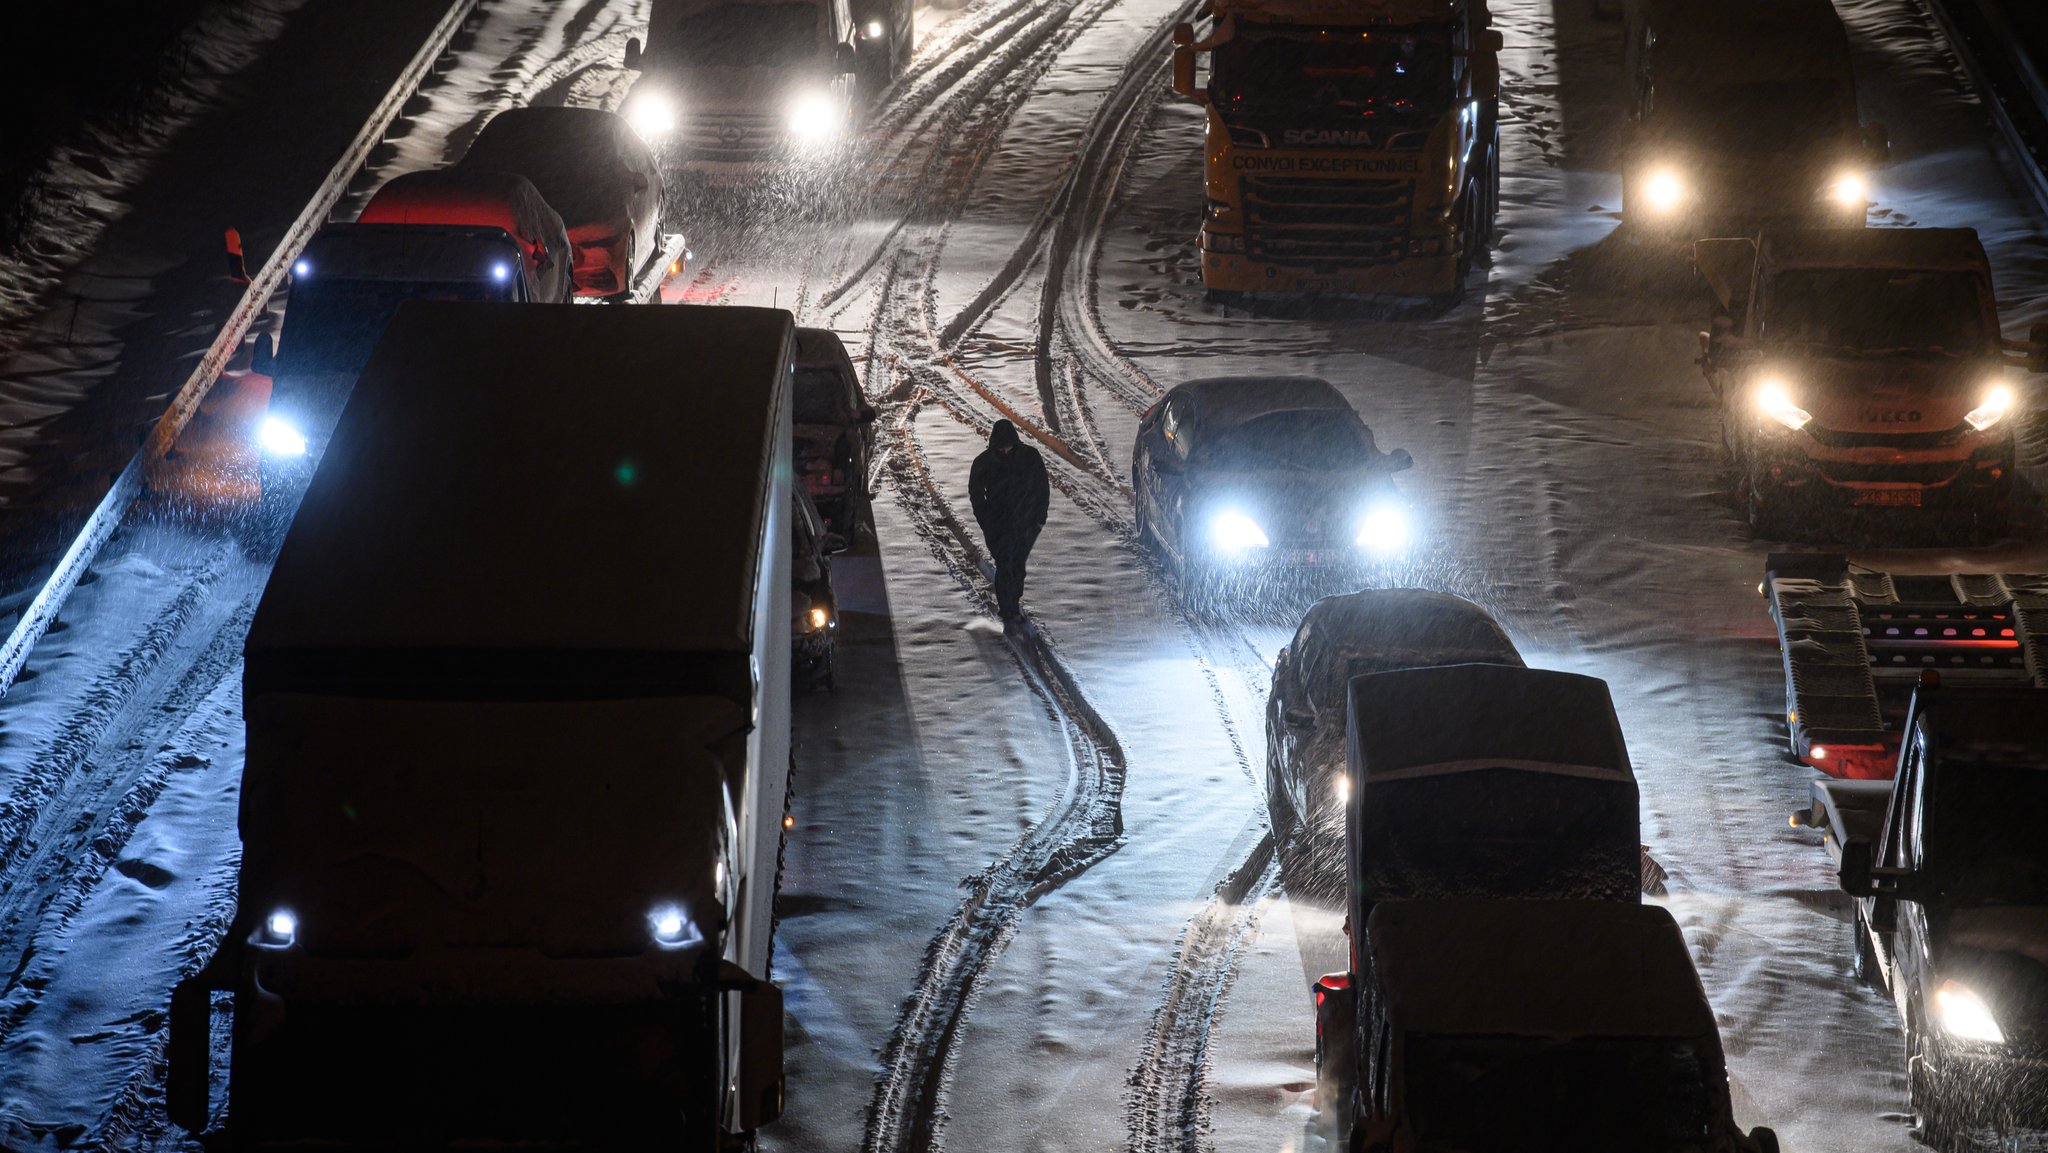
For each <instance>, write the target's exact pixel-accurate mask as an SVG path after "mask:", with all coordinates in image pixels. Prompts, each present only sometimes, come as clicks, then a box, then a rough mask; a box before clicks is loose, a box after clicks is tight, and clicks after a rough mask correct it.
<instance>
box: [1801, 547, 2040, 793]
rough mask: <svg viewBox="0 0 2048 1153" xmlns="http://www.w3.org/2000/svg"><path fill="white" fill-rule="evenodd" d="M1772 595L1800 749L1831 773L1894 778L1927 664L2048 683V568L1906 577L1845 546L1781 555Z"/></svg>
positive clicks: (1971, 676) (1948, 673)
mask: <svg viewBox="0 0 2048 1153" xmlns="http://www.w3.org/2000/svg"><path fill="white" fill-rule="evenodd" d="M1762 591H1763V593H1764V596H1765V598H1766V600H1767V602H1768V604H1769V607H1770V613H1771V621H1772V622H1773V623H1774V624H1775V625H1776V626H1777V629H1778V651H1779V654H1780V656H1781V658H1782V660H1783V662H1784V666H1785V724H1786V729H1787V733H1788V735H1789V737H1790V740H1791V746H1792V755H1793V756H1794V757H1796V758H1798V759H1799V760H1800V762H1802V763H1804V764H1807V765H1811V766H1812V767H1814V768H1816V769H1819V770H1820V771H1821V772H1824V773H1827V774H1828V775H1830V776H1835V777H1848V778H1853V779H1861V780H1889V779H1891V777H1892V775H1893V773H1894V772H1895V771H1896V770H1897V768H1898V761H1899V732H1900V728H1901V725H1902V724H1903V722H1904V720H1905V716H1906V707H1907V705H1908V704H1909V703H1910V701H1911V699H1912V695H1913V690H1914V689H1915V688H1917V687H1918V686H1919V684H1920V678H1921V674H1922V673H1923V672H1926V671H1928V670H1933V671H1935V672H1938V673H1940V674H1941V676H1942V678H1943V680H1944V681H1946V682H1948V683H1951V684H1959V685H1979V684H1982V685H2013V686H2021V685H2033V686H2037V687H2048V663H2044V662H2048V573H1954V574H1950V575H1947V576H1940V575H1936V576H1906V575H1901V574H1894V573H1885V572H1879V571H1877V570H1874V569H1866V568H1860V567H1857V566H1853V565H1851V564H1849V562H1848V560H1847V558H1845V557H1843V556H1840V555H1838V554H1833V553H1773V554H1771V556H1770V558H1769V560H1768V561H1766V562H1765V568H1764V583H1763V588H1762Z"/></svg>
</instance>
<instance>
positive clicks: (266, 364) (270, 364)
mask: <svg viewBox="0 0 2048 1153" xmlns="http://www.w3.org/2000/svg"><path fill="white" fill-rule="evenodd" d="M276 369H277V338H276V337H274V336H272V335H270V334H269V333H267V332H259V333H257V334H256V346H255V348H253V349H251V350H250V352H249V371H250V372H253V373H255V374H256V375H258V376H276V375H277V372H276Z"/></svg>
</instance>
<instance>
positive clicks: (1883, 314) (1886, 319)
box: [1763, 268, 1991, 356]
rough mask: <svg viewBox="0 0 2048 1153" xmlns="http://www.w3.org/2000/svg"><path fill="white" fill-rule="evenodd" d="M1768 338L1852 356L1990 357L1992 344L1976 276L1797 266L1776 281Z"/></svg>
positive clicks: (1775, 342) (1767, 321) (1767, 312)
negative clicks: (1904, 353) (1905, 354)
mask: <svg viewBox="0 0 2048 1153" xmlns="http://www.w3.org/2000/svg"><path fill="white" fill-rule="evenodd" d="M1768 297H1769V298H1768V302H1767V303H1766V305H1765V308H1764V313H1763V315H1764V330H1763V339H1764V342H1765V343H1767V344H1773V345H1806V346H1809V347H1813V348H1818V349H1824V350H1829V351H1835V352H1848V353H1898V352H1923V353H1930V354H1945V355H1949V356H1976V355H1981V354H1983V353H1984V352H1985V351H1986V349H1987V348H1988V346H1989V344H1990V338H1991V334H1990V333H1989V332H1987V331H1986V327H1985V324H1984V313H1983V306H1982V299H1983V298H1982V297H1981V296H1980V295H1979V294H1978V278H1977V276H1976V274H1974V273H1970V272H1914V271H1908V270H1898V269H1882V268H1794V269H1787V270H1785V271H1783V272H1780V273H1778V274H1776V275H1775V276H1773V277H1771V280H1770V285H1769V288H1768Z"/></svg>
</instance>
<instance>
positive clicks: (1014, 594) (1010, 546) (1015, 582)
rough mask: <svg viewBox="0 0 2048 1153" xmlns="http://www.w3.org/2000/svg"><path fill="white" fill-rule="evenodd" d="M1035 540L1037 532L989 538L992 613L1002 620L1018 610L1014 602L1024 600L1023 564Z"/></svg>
mask: <svg viewBox="0 0 2048 1153" xmlns="http://www.w3.org/2000/svg"><path fill="white" fill-rule="evenodd" d="M1037 540H1038V534H1037V533H1011V534H1005V535H1003V536H1000V537H991V538H989V542H988V556H989V560H990V561H992V562H994V564H995V566H996V612H997V613H998V614H1000V615H1001V616H1002V618H1003V619H1004V620H1008V619H1010V618H1011V617H1014V616H1016V615H1017V614H1018V612H1019V611H1020V610H1019V609H1018V607H1017V602H1018V601H1020V600H1022V599H1023V597H1024V562H1025V561H1026V560H1027V559H1029V558H1030V556H1031V546H1032V545H1033V544H1034V543H1036V542H1037Z"/></svg>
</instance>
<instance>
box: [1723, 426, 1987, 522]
mask: <svg viewBox="0 0 2048 1153" xmlns="http://www.w3.org/2000/svg"><path fill="white" fill-rule="evenodd" d="M1794 435H1795V436H1796V437H1797V439H1793V438H1791V437H1786V438H1774V439H1773V440H1768V441H1761V442H1759V443H1757V444H1756V445H1755V447H1754V448H1753V450H1752V452H1751V479H1752V481H1753V483H1754V484H1755V485H1756V488H1757V491H1758V494H1759V495H1760V496H1762V497H1763V499H1764V500H1765V501H1766V502H1767V503H1769V502H1773V501H1775V502H1777V503H1778V504H1779V505H1780V507H1783V506H1785V505H1790V506H1793V508H1795V509H1797V510H1799V511H1802V512H1807V513H1813V514H1818V513H1824V512H1831V511H1832V512H1841V511H1853V510H1859V509H1860V510H1878V509H1897V508H1906V509H1929V510H1947V511H1981V510H1985V509H1988V508H1991V507H1993V506H1995V505H1997V504H1998V503H1999V502H2001V501H2003V500H2004V499H2005V497H2006V495H2007V494H2008V493H2009V492H2010V491H2011V488H2012V473H2013V448H2012V444H2011V442H2010V441H1993V442H1992V443H1990V444H1986V445H1983V446H1981V447H1976V448H1974V449H1973V448H1970V447H1969V446H1967V445H1965V446H1962V450H1961V451H1955V450H1947V449H1942V450H1929V451H1899V450H1892V449H1885V448H1848V449H1831V448H1828V447H1827V446H1824V445H1821V444H1819V443H1817V442H1815V441H1814V440H1813V439H1812V438H1811V437H1808V436H1805V435H1804V434H1794Z"/></svg>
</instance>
